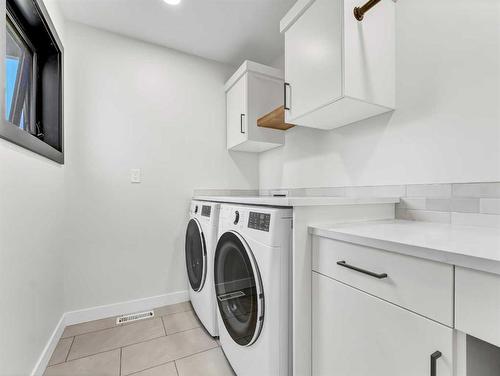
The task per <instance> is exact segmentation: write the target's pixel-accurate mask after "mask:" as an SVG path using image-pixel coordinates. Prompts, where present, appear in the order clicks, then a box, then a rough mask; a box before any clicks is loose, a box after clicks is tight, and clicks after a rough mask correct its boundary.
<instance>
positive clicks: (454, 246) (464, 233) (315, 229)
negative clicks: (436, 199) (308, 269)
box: [309, 220, 500, 274]
mask: <svg viewBox="0 0 500 376" xmlns="http://www.w3.org/2000/svg"><path fill="white" fill-rule="evenodd" d="M309 232H310V233H311V234H314V235H318V236H322V237H327V238H331V239H336V240H341V241H346V242H350V243H356V244H362V245H365V246H369V247H374V248H380V249H385V250H388V251H393V252H397V253H402V254H406V255H410V256H415V257H421V258H426V259H430V260H434V261H439V262H444V263H447V264H452V265H457V266H463V267H467V268H472V269H477V270H482V271H486V272H491V273H496V274H500V229H498V228H488V227H473V226H459V225H450V224H443V223H430V222H416V221H403V220H391V221H372V222H361V223H352V224H342V225H330V226H329V225H319V226H311V227H310V228H309Z"/></svg>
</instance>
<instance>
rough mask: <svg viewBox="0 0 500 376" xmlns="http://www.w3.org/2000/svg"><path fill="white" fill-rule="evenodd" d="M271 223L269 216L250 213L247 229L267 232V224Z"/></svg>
mask: <svg viewBox="0 0 500 376" xmlns="http://www.w3.org/2000/svg"><path fill="white" fill-rule="evenodd" d="M270 223H271V214H267V213H257V212H250V215H249V217H248V228H253V229H254V230H260V231H265V232H269V224H270Z"/></svg>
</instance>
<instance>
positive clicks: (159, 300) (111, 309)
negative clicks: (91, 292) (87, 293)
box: [64, 291, 189, 326]
mask: <svg viewBox="0 0 500 376" xmlns="http://www.w3.org/2000/svg"><path fill="white" fill-rule="evenodd" d="M186 300H189V294H188V292H187V291H177V292H173V293H170V294H163V295H156V296H151V297H149V298H143V299H137V300H129V301H128V302H120V303H114V304H107V305H102V306H97V307H92V308H85V309H79V310H76V311H70V312H66V313H65V314H64V318H65V324H66V326H67V325H73V324H79V323H82V322H87V321H93V320H99V319H104V318H106V317H112V316H118V315H123V314H127V313H133V312H139V311H146V310H148V309H152V308H158V307H161V306H164V305H169V304H176V303H181V302H185V301H186Z"/></svg>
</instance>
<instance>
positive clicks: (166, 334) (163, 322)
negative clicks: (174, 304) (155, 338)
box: [161, 316, 168, 336]
mask: <svg viewBox="0 0 500 376" xmlns="http://www.w3.org/2000/svg"><path fill="white" fill-rule="evenodd" d="M161 322H162V324H163V331H164V332H165V336H168V333H167V327H166V326H165V320H164V319H163V316H162V317H161Z"/></svg>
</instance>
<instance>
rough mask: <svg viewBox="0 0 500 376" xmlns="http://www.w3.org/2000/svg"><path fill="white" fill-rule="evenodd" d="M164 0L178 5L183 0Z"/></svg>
mask: <svg viewBox="0 0 500 376" xmlns="http://www.w3.org/2000/svg"><path fill="white" fill-rule="evenodd" d="M163 1H164V2H166V3H167V4H170V5H177V4H179V3H180V2H181V0H163Z"/></svg>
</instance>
